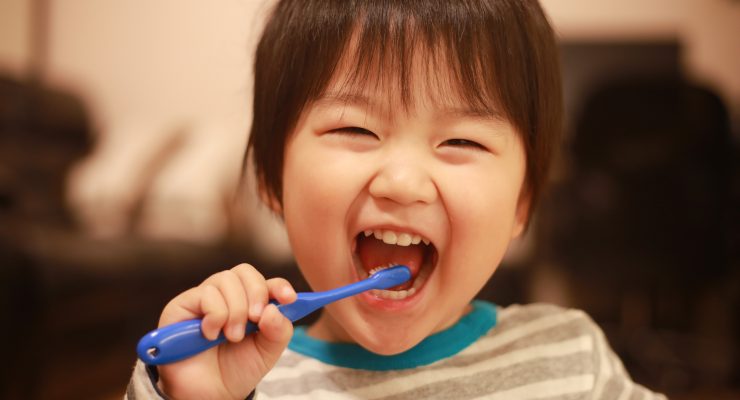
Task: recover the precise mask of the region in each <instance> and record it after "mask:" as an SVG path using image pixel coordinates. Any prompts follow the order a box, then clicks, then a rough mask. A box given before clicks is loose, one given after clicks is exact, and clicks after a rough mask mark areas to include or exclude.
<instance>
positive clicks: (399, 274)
mask: <svg viewBox="0 0 740 400" xmlns="http://www.w3.org/2000/svg"><path fill="white" fill-rule="evenodd" d="M369 279H371V280H372V281H373V282H374V284H373V288H374V289H388V288H392V287H393V286H398V285H400V284H402V283H404V282H406V281H408V280H409V279H411V270H409V268H408V267H407V266H405V265H396V266H394V267H390V268H387V269H384V270H382V271H378V272H376V273H374V274H373V275H372V276H370V278H369Z"/></svg>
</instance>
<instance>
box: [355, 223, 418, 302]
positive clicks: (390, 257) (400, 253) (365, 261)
mask: <svg viewBox="0 0 740 400" xmlns="http://www.w3.org/2000/svg"><path fill="white" fill-rule="evenodd" d="M357 254H358V255H359V256H360V261H362V267H363V268H364V269H365V271H368V272H369V271H370V270H371V269H373V268H375V267H381V266H382V267H385V266H387V265H388V264H393V265H398V264H400V265H405V266H407V267H409V269H410V270H411V276H412V279H411V280H409V281H408V282H406V283H404V284H402V285H399V286H395V287H393V289H396V290H404V289H408V288H410V287H411V285H412V283H413V278H415V277H416V275H417V274H418V272H419V268H421V263H422V260H423V259H424V248H423V247H422V246H421V245H420V244H418V245H411V246H396V245H393V244H386V243H383V242H382V241H380V240H378V239H375V238H374V237H372V236H369V237H363V238H360V239H359V240H358V243H357Z"/></svg>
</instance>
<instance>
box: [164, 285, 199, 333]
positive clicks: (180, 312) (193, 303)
mask: <svg viewBox="0 0 740 400" xmlns="http://www.w3.org/2000/svg"><path fill="white" fill-rule="evenodd" d="M202 292H203V289H202V288H199V287H194V288H190V289H188V290H186V291H184V292H182V293H180V294H179V295H177V296H176V297H175V298H174V299H172V300H171V301H170V302H169V303H167V305H166V306H165V307H164V309H163V310H162V315H161V316H160V317H159V327H160V328H161V327H163V326H165V325H169V324H174V323H175V322H180V321H184V320H186V319H193V318H200V317H202V316H203V311H202V310H201V308H200V298H201V295H202Z"/></svg>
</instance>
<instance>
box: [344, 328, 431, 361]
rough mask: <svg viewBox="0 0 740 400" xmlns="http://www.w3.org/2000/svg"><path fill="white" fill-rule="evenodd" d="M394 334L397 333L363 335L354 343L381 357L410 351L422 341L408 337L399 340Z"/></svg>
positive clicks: (387, 331)
mask: <svg viewBox="0 0 740 400" xmlns="http://www.w3.org/2000/svg"><path fill="white" fill-rule="evenodd" d="M389 332H390V334H389ZM394 332H397V330H396V329H393V330H392V331H391V330H384V331H383V332H378V331H376V332H373V333H371V334H369V335H368V334H367V333H365V334H363V335H360V337H357V338H356V339H355V341H356V342H357V344H359V345H360V346H362V347H363V348H365V349H366V350H368V351H370V352H373V353H375V354H379V355H383V356H392V355H396V354H400V353H403V352H405V351H407V350H410V349H411V348H413V347H414V346H416V345H417V344H419V343H420V342H421V341H422V340H423V339H424V337H420V338H418V340H415V339H413V338H411V337H408V336H406V337H404V338H399V337H398V335H395V334H394Z"/></svg>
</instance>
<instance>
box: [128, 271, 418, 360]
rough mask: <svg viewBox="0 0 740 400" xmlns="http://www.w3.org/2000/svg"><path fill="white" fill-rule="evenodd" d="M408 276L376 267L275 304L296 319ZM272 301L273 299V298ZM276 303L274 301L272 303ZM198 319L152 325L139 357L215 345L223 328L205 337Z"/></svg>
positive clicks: (183, 353)
mask: <svg viewBox="0 0 740 400" xmlns="http://www.w3.org/2000/svg"><path fill="white" fill-rule="evenodd" d="M409 279H411V271H410V270H409V269H408V267H406V266H403V265H396V266H394V267H391V268H388V269H384V270H382V271H378V272H376V273H374V274H373V275H371V276H369V277H368V278H367V279H364V280H361V281H359V282H355V283H352V284H349V285H346V286H342V287H340V288H336V289H333V290H327V291H325V292H306V293H298V297H297V299H296V301H295V302H293V303H290V304H284V305H282V304H281V305H278V306H277V308H278V310H280V312H281V313H282V314H283V315H285V317H286V318H288V319H289V320H291V321H292V322H295V321H297V320H299V319H301V318H303V317H305V316H306V315H308V314H311V313H312V312H314V311H316V310H318V309H319V308H321V307H323V306H325V305H327V304H330V303H333V302H335V301H337V300H341V299H344V298H346V297H349V296H354V295H356V294H359V293H362V292H365V291H368V290H371V289H388V288H391V287H393V286H397V285H400V284H402V283H404V282H406V281H408V280H409ZM273 303H274V302H273ZM274 304H276V303H274ZM201 322H202V320H200V319H190V320H187V321H181V322H178V323H175V324H172V325H167V326H164V327H162V328H159V329H155V330H153V331H151V332H149V333H147V334H146V335H144V337H142V338H141V340H139V344H138V345H137V346H136V352H137V353H138V355H139V358H140V359H141V360H142V361H143V362H144V363H145V364H148V365H162V364H169V363H173V362H176V361H180V360H183V359H185V358H188V357H191V356H194V355H196V354H198V353H200V352H202V351H205V350H208V349H210V348H211V347H213V346H217V345H219V344H221V343H223V342H224V341H226V337H225V336H224V334H223V332H222V333H221V334H220V335H219V336H218V338H216V339H215V340H208V339H206V338H205V337H204V336H203V334H202V333H201V330H200V324H201ZM256 331H257V325H256V324H254V323H253V322H249V323H247V327H246V334H247V335H249V334H252V333H254V332H256Z"/></svg>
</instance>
